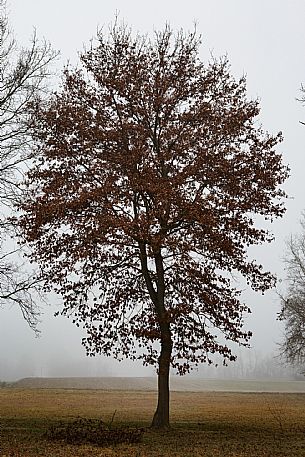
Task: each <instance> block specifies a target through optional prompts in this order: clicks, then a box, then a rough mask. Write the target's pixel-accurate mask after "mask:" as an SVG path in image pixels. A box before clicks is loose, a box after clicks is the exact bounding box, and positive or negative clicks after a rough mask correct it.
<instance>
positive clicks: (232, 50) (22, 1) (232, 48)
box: [0, 0, 305, 380]
mask: <svg viewBox="0 0 305 457" xmlns="http://www.w3.org/2000/svg"><path fill="white" fill-rule="evenodd" d="M116 12H117V13H119V15H120V18H121V19H123V20H124V21H125V22H126V23H127V24H129V25H130V26H131V27H132V28H133V29H134V30H135V31H139V32H141V33H148V34H152V33H153V30H155V29H160V28H163V27H164V25H165V23H166V22H168V23H170V24H171V26H172V28H173V29H179V28H183V29H184V30H192V29H193V24H194V22H196V24H197V29H198V31H199V32H200V33H201V34H202V41H203V43H202V48H201V56H202V59H203V60H205V61H207V60H208V59H209V56H210V55H211V54H213V55H214V56H216V57H217V56H222V55H224V54H227V56H228V58H229V61H230V62H231V68H232V73H233V74H234V75H235V76H236V77H239V76H241V75H242V74H246V76H247V81H248V94H249V97H251V98H257V97H258V98H259V99H260V101H261V115H260V121H261V122H262V124H263V126H264V128H265V129H267V130H269V131H270V132H272V133H275V132H277V131H279V130H281V131H282V132H283V135H284V142H283V143H282V144H281V145H280V147H279V150H280V151H282V153H283V156H284V160H285V163H287V164H289V166H290V168H291V177H290V179H289V180H288V182H287V183H286V186H285V188H286V190H287V192H288V194H289V196H290V198H289V200H288V201H287V212H286V215H285V216H284V218H283V219H281V220H279V221H277V222H276V223H275V224H274V225H273V231H274V233H275V236H276V242H274V243H273V244H272V245H266V246H263V247H260V248H256V249H255V250H254V251H253V252H254V253H255V256H256V258H257V259H258V260H259V261H260V262H262V263H263V265H264V266H265V268H266V269H270V270H272V271H273V272H275V273H277V274H278V276H279V277H281V278H283V277H284V272H283V262H282V258H283V254H284V250H285V244H284V241H285V239H287V237H289V235H290V234H291V233H293V232H297V231H298V230H299V227H298V221H299V219H300V216H301V211H302V210H303V208H305V200H304V187H305V186H304V176H303V175H304V169H305V127H304V126H302V125H301V124H300V123H299V120H302V119H303V120H304V121H305V107H302V106H301V104H300V103H299V102H297V101H296V98H297V97H299V96H300V92H299V89H300V86H301V84H302V82H303V83H305V61H304V47H305V28H304V18H305V2H304V0H290V1H288V0H267V1H266V0H255V1H254V0H247V1H245V0H214V1H211V0H198V1H195V0H188V1H181V0H175V1H174V0H154V1H153V2H144V1H143V0H142V1H140V0H129V1H127V0H121V1H117V0H109V1H108V2H107V1H105V0H104V1H103V0H89V1H87V2H84V1H83V0H52V1H50V0H49V1H48V0H8V13H9V20H10V24H11V29H12V31H13V32H14V35H15V37H16V39H17V42H18V43H19V44H20V45H21V46H23V47H26V46H28V45H29V43H30V37H31V35H32V33H33V29H34V28H35V29H36V31H37V35H38V37H39V38H41V39H42V38H45V39H46V40H48V41H50V43H51V44H52V46H53V48H54V49H56V50H59V51H60V52H61V58H60V60H59V61H58V64H57V70H58V71H60V69H61V67H62V65H63V64H65V63H66V62H67V60H69V61H70V62H71V63H72V64H75V63H76V62H77V55H78V52H79V51H81V50H82V49H83V47H84V46H86V45H87V44H88V43H89V41H90V39H91V38H92V37H94V36H95V34H96V30H97V29H98V28H101V27H103V26H105V27H104V30H107V26H108V24H109V23H110V22H113V20H114V17H115V14H116ZM245 298H246V300H247V302H248V304H249V305H250V306H251V308H252V310H253V315H252V316H251V318H249V319H248V321H247V325H248V327H249V328H250V329H251V330H253V332H254V337H253V339H252V346H253V348H254V349H255V350H257V351H260V352H266V353H270V352H273V351H275V350H276V343H277V342H278V341H279V340H280V338H281V325H280V324H279V323H278V322H277V321H276V315H277V312H278V311H279V301H278V298H277V296H276V294H275V293H274V292H270V293H268V294H266V295H265V296H264V297H261V296H259V295H256V294H254V293H251V292H250V291H246V292H245ZM43 311H44V314H43V315H42V318H41V321H42V322H41V325H40V329H41V331H42V336H41V337H40V338H38V339H37V338H35V337H34V335H33V333H32V332H31V331H30V330H29V329H28V327H27V324H26V323H25V322H24V321H23V319H22V317H21V315H20V312H19V311H18V309H3V310H1V311H0V312H1V314H0V343H1V348H2V349H4V348H5V350H2V351H1V353H0V380H1V379H16V378H20V377H24V376H41V375H43V376H51V375H52V376H64V375H83V376H86V375H90V376H95V375H120V374H122V375H143V376H145V375H150V374H151V373H152V371H151V370H149V369H146V370H145V369H143V368H141V367H139V366H135V365H132V364H131V363H126V364H121V365H118V364H117V363H114V362H113V361H111V360H109V359H106V360H105V359H103V358H102V357H96V359H95V360H91V359H90V360H88V359H87V358H86V356H85V353H84V350H83V348H82V347H81V344H80V340H81V334H80V331H79V330H78V329H77V328H74V326H73V325H72V323H71V322H70V321H69V320H67V319H66V318H53V317H52V314H53V312H54V306H53V307H52V308H49V309H46V308H44V310H43Z"/></svg>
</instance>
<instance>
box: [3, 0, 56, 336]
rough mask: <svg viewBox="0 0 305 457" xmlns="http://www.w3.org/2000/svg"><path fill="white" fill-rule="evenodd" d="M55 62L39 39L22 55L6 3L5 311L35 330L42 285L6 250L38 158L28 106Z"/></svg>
mask: <svg viewBox="0 0 305 457" xmlns="http://www.w3.org/2000/svg"><path fill="white" fill-rule="evenodd" d="M54 57H55V53H54V52H53V51H52V50H51V48H50V46H49V45H48V44H47V43H42V44H40V43H39V42H38V41H37V38H36V36H35V35H34V36H33V39H32V42H31V47H30V49H23V50H20V51H18V48H17V46H16V43H15V41H14V40H13V38H12V37H11V34H10V32H9V28H8V23H7V16H6V11H5V0H0V204H1V218H0V249H1V251H0V306H1V305H6V304H7V303H11V304H18V305H19V307H20V309H21V311H22V314H23V316H24V318H25V319H26V321H27V322H28V324H29V325H30V327H32V328H33V329H36V324H37V308H36V306H35V299H34V296H35V295H36V292H37V291H38V283H39V281H38V278H37V277H36V276H35V275H34V274H29V273H28V272H26V271H25V269H24V268H23V265H22V264H20V262H19V263H18V260H16V251H18V249H16V250H13V252H11V251H9V250H8V249H6V247H5V237H6V236H7V235H12V234H13V233H14V232H13V231H12V226H11V224H10V223H9V222H8V219H7V215H9V214H10V213H11V210H12V206H13V204H15V203H16V202H17V201H19V199H20V193H21V188H20V181H21V179H22V177H23V174H24V172H25V167H26V164H27V163H28V161H29V160H30V159H31V158H32V157H33V150H32V148H31V145H30V136H29V125H28V120H29V112H28V105H29V103H30V102H33V100H34V99H35V98H36V97H37V96H38V95H41V94H42V92H43V90H44V88H45V81H46V77H47V76H48V70H47V67H48V64H49V63H50V62H51V61H52V60H53V59H54ZM14 255H15V257H14ZM12 258H13V259H14V260H12Z"/></svg>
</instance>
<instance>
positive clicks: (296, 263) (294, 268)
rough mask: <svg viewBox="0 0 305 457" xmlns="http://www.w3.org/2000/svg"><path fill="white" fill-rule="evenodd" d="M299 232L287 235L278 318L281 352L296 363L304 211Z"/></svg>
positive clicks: (304, 351)
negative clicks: (283, 288) (282, 330)
mask: <svg viewBox="0 0 305 457" xmlns="http://www.w3.org/2000/svg"><path fill="white" fill-rule="evenodd" d="M301 228H302V231H301V233H300V234H298V235H295V236H291V238H290V240H289V241H288V243H287V247H288V254H287V256H286V259H285V264H286V273H287V278H286V279H287V282H288V288H287V291H286V293H285V295H281V303H282V310H281V313H280V316H279V318H280V319H281V320H283V321H284V323H285V336H284V341H283V342H282V354H283V355H284V356H285V357H286V359H287V360H288V361H289V362H291V363H293V364H295V365H297V366H304V363H305V213H304V215H303V219H302V221H301Z"/></svg>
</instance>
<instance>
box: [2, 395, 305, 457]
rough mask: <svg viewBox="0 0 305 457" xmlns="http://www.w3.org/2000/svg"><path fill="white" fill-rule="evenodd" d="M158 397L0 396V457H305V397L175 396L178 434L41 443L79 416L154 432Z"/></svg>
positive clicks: (174, 423)
mask: <svg viewBox="0 0 305 457" xmlns="http://www.w3.org/2000/svg"><path fill="white" fill-rule="evenodd" d="M155 403H156V393H155V392H143V391H142V392H123V391H121V392H119V391H100V390H99V391H94V390H53V389H50V390H49V389H41V390H38V389H37V390H36V389H0V411H1V419H0V420H1V422H0V423H1V442H0V450H1V452H0V455H1V457H34V456H35V457H36V456H44V457H47V456H48V457H63V456H67V457H69V456H71V457H72V456H73V457H74V456H75V457H81V456H82V457H87V456H93V457H95V456H99V457H108V456H109V457H110V456H115V457H127V456H130V457H161V456H173V457H182V456H183V457H199V456H202V457H283V456H287V457H288V456H289V457H301V456H305V426H304V424H305V395H304V394H271V393H266V394H258V393H242V394H238V393H220V392H214V393H213V392H201V393H199V392H196V393H191V392H187V393H185V392H184V393H183V392H174V393H173V394H172V400H171V419H172V427H173V428H172V429H171V430H170V431H168V432H155V431H151V430H149V429H148V430H147V432H146V433H145V435H144V439H143V442H142V443H140V444H133V445H117V446H113V447H107V448H101V447H96V446H90V445H86V446H85V445H82V446H76V445H66V444H63V443H58V442H50V441H47V440H46V439H45V438H43V434H44V432H45V430H46V429H47V428H48V427H49V426H50V425H52V424H54V423H56V421H58V420H64V421H71V420H73V419H75V418H76V417H77V416H81V417H84V418H101V419H102V420H103V421H106V422H107V421H111V418H112V416H113V413H114V411H116V414H115V422H116V423H117V424H121V425H122V424H123V425H138V426H144V427H149V424H150V420H151V417H152V413H153V411H154V408H155Z"/></svg>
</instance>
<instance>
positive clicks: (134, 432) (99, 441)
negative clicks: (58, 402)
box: [45, 418, 144, 446]
mask: <svg viewBox="0 0 305 457" xmlns="http://www.w3.org/2000/svg"><path fill="white" fill-rule="evenodd" d="M143 433H144V429H143V428H131V427H121V426H120V427H118V426H116V427H112V426H111V424H110V425H107V424H106V423H105V422H103V421H102V420H100V419H84V418H77V419H76V420H74V421H72V422H69V423H65V422H63V421H60V422H59V423H57V424H56V425H52V426H51V427H50V428H49V429H48V430H47V432H46V435H45V436H46V438H47V439H49V440H51V441H53V440H55V441H63V442H65V443H67V444H94V445H98V446H108V445H115V444H121V443H128V444H131V443H139V442H140V441H141V439H142V436H143Z"/></svg>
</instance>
